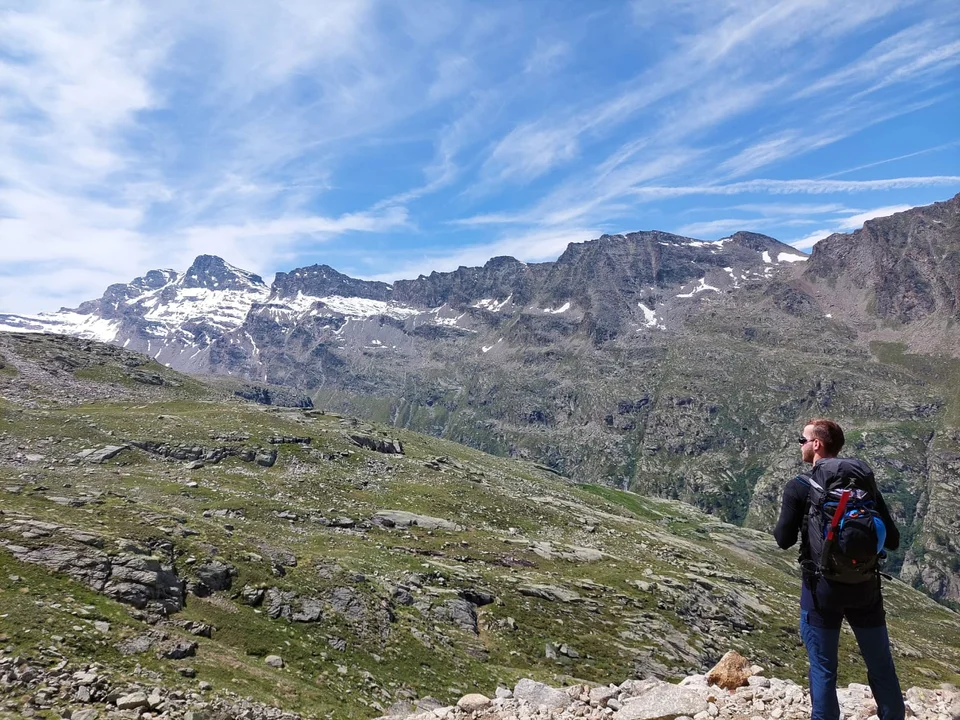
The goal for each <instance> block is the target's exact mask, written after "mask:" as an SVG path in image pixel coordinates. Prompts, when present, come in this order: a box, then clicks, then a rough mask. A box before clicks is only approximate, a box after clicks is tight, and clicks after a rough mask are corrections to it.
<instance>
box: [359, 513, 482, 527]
mask: <svg viewBox="0 0 960 720" xmlns="http://www.w3.org/2000/svg"><path fill="white" fill-rule="evenodd" d="M373 522H374V523H377V524H379V525H383V526H385V527H410V526H412V525H416V526H417V527H421V528H423V529H425V530H454V531H457V530H463V527H462V526H461V525H457V524H456V523H454V522H450V521H449V520H444V519H443V518H436V517H430V516H429V515H417V514H416V513H411V512H406V511H405V510H380V511H378V512H376V513H374V516H373Z"/></svg>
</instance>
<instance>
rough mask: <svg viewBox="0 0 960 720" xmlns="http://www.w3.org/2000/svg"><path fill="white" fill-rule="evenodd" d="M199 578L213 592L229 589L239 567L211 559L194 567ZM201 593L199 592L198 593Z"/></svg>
mask: <svg viewBox="0 0 960 720" xmlns="http://www.w3.org/2000/svg"><path fill="white" fill-rule="evenodd" d="M194 573H195V574H196V576H197V579H198V580H199V581H200V582H201V583H203V585H204V586H206V588H208V589H209V590H210V591H212V592H217V591H220V590H229V589H230V586H231V585H232V584H233V578H235V577H236V576H237V569H236V568H235V567H233V566H232V565H228V564H227V563H225V562H221V561H220V560H210V561H208V562H205V563H203V564H202V565H198V566H197V567H196V568H195V569H194ZM198 594H199V593H198Z"/></svg>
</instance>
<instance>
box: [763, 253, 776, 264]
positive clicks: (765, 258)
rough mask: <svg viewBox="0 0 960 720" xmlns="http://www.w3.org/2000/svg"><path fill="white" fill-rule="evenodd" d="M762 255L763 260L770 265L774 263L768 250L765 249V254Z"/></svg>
mask: <svg viewBox="0 0 960 720" xmlns="http://www.w3.org/2000/svg"><path fill="white" fill-rule="evenodd" d="M761 257H763V261H764V262H765V263H767V264H768V265H770V264H771V263H773V260H771V259H770V253H768V252H767V251H766V250H764V251H763V255H762V256H761Z"/></svg>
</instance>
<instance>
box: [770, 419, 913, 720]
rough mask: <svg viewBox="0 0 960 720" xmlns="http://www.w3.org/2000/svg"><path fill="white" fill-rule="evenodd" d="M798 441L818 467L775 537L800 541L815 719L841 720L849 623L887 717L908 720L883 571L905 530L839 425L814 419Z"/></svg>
mask: <svg viewBox="0 0 960 720" xmlns="http://www.w3.org/2000/svg"><path fill="white" fill-rule="evenodd" d="M797 442H798V443H799V444H800V454H801V457H802V458H803V461H804V462H805V463H809V464H811V465H813V470H812V471H811V473H810V474H809V475H798V476H797V477H795V478H794V479H793V480H791V481H790V482H788V483H787V486H786V487H785V488H784V491H783V504H782V505H781V508H780V519H779V520H778V521H777V527H776V529H775V530H774V532H773V534H774V537H776V540H777V545H779V546H780V547H781V548H783V549H784V550H786V549H787V548H789V547H792V546H793V545H794V544H795V543H796V542H797V537H798V536H799V537H800V566H801V568H802V572H803V582H802V589H801V593H800V635H801V637H802V638H803V644H804V645H805V646H806V648H807V655H808V657H809V660H810V674H809V679H810V697H811V700H812V703H813V713H812V716H813V720H839V718H840V706H839V703H838V701H837V654H838V646H839V643H840V626H841V624H842V623H843V619H844V618H846V619H847V622H848V623H849V624H850V627H851V629H852V630H853V633H854V635H855V636H856V638H857V644H858V645H859V646H860V654H861V655H862V656H863V659H864V662H865V663H866V666H867V677H868V681H869V683H870V688H871V689H872V690H873V697H874V699H875V700H876V701H877V714H878V715H879V717H880V720H903V717H904V704H903V695H902V692H901V690H900V681H899V680H898V679H897V671H896V668H895V667H894V664H893V656H892V655H891V652H890V638H889V636H888V635H887V624H886V614H885V612H884V609H883V597H882V595H881V590H880V570H879V567H878V562H879V560H880V559H881V558H883V557H885V553H884V552H883V549H884V548H886V549H889V550H896V549H897V547H898V546H899V545H900V533H899V531H898V530H897V526H896V525H895V524H894V522H893V519H892V518H891V517H890V512H889V510H888V509H887V506H886V504H885V503H884V501H883V497H882V496H881V494H880V491H879V490H878V489H877V483H876V480H875V479H874V476H873V471H872V470H871V469H870V466H868V465H867V464H866V463H865V462H863V461H862V460H855V459H848V458H838V457H837V454H838V453H839V452H840V449H841V448H842V447H843V442H844V439H843V430H842V429H841V428H840V426H839V425H837V423H835V422H833V421H832V420H827V419H824V418H815V419H812V420H810V421H809V422H808V423H807V425H806V426H805V427H804V428H803V432H802V434H801V436H800V437H799V438H797Z"/></svg>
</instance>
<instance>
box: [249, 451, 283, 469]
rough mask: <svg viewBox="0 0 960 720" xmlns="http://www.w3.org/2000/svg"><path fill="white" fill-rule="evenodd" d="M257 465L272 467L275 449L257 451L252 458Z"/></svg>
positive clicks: (275, 454) (275, 453) (275, 456)
mask: <svg viewBox="0 0 960 720" xmlns="http://www.w3.org/2000/svg"><path fill="white" fill-rule="evenodd" d="M254 460H255V461H256V463H257V465H260V466H261V467H273V466H274V464H276V462H277V451H276V450H261V451H260V452H258V453H257V455H256V457H255V458H254Z"/></svg>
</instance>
